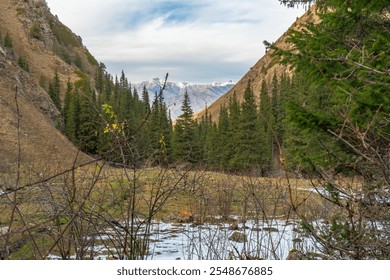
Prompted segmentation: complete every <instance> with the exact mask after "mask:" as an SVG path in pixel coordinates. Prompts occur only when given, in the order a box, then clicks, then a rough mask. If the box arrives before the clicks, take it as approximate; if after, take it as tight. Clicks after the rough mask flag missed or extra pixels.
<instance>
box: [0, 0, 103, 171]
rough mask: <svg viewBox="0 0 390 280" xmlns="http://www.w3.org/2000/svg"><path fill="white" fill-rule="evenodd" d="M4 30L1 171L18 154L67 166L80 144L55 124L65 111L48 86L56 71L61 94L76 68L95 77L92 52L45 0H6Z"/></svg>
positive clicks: (0, 9) (0, 26)
mask: <svg viewBox="0 0 390 280" xmlns="http://www.w3.org/2000/svg"><path fill="white" fill-rule="evenodd" d="M0 34H1V36H0V38H1V39H0V114H1V118H2V122H1V123H0V154H1V155H2V156H1V158H0V172H2V171H3V172H9V171H10V170H13V169H14V168H15V165H16V163H17V159H18V156H19V154H20V156H21V163H22V164H30V163H32V162H34V164H35V163H38V162H39V163H40V164H43V163H44V162H46V163H47V164H51V165H52V166H54V165H55V164H54V163H58V168H67V167H69V165H70V164H73V162H74V160H75V158H76V155H78V149H77V148H76V147H74V145H73V144H72V143H70V141H68V140H67V139H66V137H65V136H63V135H62V133H61V132H60V131H59V130H57V129H56V126H57V127H60V126H61V125H62V120H61V114H60V112H59V110H58V109H57V108H56V106H55V105H54V104H53V101H52V100H51V98H50V96H49V95H48V93H47V92H46V91H47V86H48V83H49V81H51V80H52V78H53V76H54V73H55V71H57V73H58V76H59V79H60V81H61V88H62V90H61V93H62V96H61V97H62V98H63V96H64V92H65V90H64V89H65V85H66V82H67V80H68V78H69V79H70V80H71V81H76V80H77V79H78V75H77V73H78V71H84V72H87V73H89V75H90V77H91V78H92V77H93V75H94V65H93V64H91V63H90V61H89V60H91V61H92V56H91V57H90V54H89V53H88V51H87V49H86V48H85V47H84V46H83V45H82V44H81V39H80V38H79V37H77V36H76V35H74V34H73V33H72V32H71V31H70V30H69V29H68V28H66V27H65V26H64V25H62V24H61V23H60V21H59V20H58V19H57V18H56V17H55V16H53V15H52V14H51V13H50V10H49V8H48V7H47V4H46V2H45V1H43V0H28V1H22V0H2V1H1V2H0ZM5 37H8V38H10V40H11V42H12V43H11V45H12V46H9V44H10V43H9V42H8V46H7V44H5V39H4V40H3V38H5ZM3 41H4V42H3ZM20 59H22V60H23V61H25V63H26V65H27V67H26V68H25V69H23V67H21V66H20ZM94 63H95V61H94ZM96 64H97V62H96ZM18 139H19V140H20V149H21V153H19V144H18ZM79 157H80V159H87V158H88V157H87V156H85V155H83V154H80V155H79Z"/></svg>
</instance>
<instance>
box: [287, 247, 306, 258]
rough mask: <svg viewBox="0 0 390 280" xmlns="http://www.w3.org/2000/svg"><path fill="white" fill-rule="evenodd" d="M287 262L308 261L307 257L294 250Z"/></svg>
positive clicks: (289, 254)
mask: <svg viewBox="0 0 390 280" xmlns="http://www.w3.org/2000/svg"><path fill="white" fill-rule="evenodd" d="M286 260H308V258H307V257H306V255H305V254H304V253H302V252H301V251H299V250H297V249H292V250H291V251H290V252H289V253H288V256H287V259H286Z"/></svg>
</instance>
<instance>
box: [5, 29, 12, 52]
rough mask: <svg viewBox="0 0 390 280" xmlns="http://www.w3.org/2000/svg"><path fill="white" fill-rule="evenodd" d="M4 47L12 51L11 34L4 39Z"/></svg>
mask: <svg viewBox="0 0 390 280" xmlns="http://www.w3.org/2000/svg"><path fill="white" fill-rule="evenodd" d="M4 47H6V48H10V49H12V39H11V36H10V35H9V33H7V34H6V35H5V38H4Z"/></svg>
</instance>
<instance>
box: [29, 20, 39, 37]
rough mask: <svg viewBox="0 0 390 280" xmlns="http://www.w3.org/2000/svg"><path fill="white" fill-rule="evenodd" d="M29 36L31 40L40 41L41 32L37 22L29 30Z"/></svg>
mask: <svg viewBox="0 0 390 280" xmlns="http://www.w3.org/2000/svg"><path fill="white" fill-rule="evenodd" d="M30 36H31V37H32V38H35V39H38V40H42V30H41V26H40V24H39V22H34V23H33V25H32V26H31V28H30Z"/></svg>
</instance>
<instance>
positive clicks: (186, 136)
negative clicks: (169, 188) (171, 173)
mask: <svg viewBox="0 0 390 280" xmlns="http://www.w3.org/2000/svg"><path fill="white" fill-rule="evenodd" d="M181 110H182V114H181V115H180V116H179V117H178V119H177V120H176V125H175V127H174V131H173V139H172V140H173V152H174V158H175V159H176V160H177V161H181V160H183V161H187V162H191V163H194V162H195V161H196V160H195V158H194V148H195V147H194V137H195V121H194V120H193V111H192V108H191V103H190V98H189V96H188V93H187V92H185V94H184V99H183V103H182V106H181Z"/></svg>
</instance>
